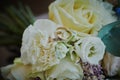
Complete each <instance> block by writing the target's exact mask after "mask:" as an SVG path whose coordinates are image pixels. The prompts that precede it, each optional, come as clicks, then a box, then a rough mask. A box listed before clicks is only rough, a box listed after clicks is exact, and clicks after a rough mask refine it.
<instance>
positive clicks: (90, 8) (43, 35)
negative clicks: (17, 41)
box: [1, 0, 116, 80]
mask: <svg viewBox="0 0 120 80" xmlns="http://www.w3.org/2000/svg"><path fill="white" fill-rule="evenodd" d="M113 14H114V12H113V11H112V5H110V4H109V3H107V2H103V1H101V0H56V1H54V2H53V3H51V4H50V6H49V19H39V20H36V21H35V23H34V24H33V25H29V26H28V27H27V28H26V29H25V31H24V33H23V38H22V46H21V56H20V57H19V58H16V59H15V60H14V63H13V64H11V65H8V66H6V67H2V68H1V72H2V75H3V77H4V78H5V79H9V80H104V79H105V77H106V75H105V70H104V68H103V67H102V60H103V58H104V55H105V45H104V43H103V42H102V41H101V39H100V38H98V37H97V36H96V35H97V32H98V31H99V30H100V29H101V28H102V26H103V25H106V24H108V23H111V22H114V21H116V17H115V16H113ZM104 62H105V61H104ZM109 66H110V65H109Z"/></svg>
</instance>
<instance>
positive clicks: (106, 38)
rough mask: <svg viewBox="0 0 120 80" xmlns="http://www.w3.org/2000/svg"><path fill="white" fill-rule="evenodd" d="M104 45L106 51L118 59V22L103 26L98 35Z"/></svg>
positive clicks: (119, 29)
mask: <svg viewBox="0 0 120 80" xmlns="http://www.w3.org/2000/svg"><path fill="white" fill-rule="evenodd" d="M98 37H100V38H101V39H102V41H103V42H104V44H105V45H106V51H108V52H110V53H111V54H112V55H114V56H119V57H120V21H116V22H113V23H111V24H108V25H105V26H104V27H103V28H102V29H101V30H100V31H99V33H98Z"/></svg>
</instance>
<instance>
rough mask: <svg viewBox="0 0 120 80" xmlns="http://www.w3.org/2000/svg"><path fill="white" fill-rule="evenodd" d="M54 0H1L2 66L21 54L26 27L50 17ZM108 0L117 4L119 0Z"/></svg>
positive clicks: (0, 36)
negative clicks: (49, 9) (50, 6)
mask: <svg viewBox="0 0 120 80" xmlns="http://www.w3.org/2000/svg"><path fill="white" fill-rule="evenodd" d="M53 1H54V0H0V67H2V66H6V65H8V64H12V63H13V60H14V58H15V57H19V56H20V47H21V39H22V34H23V31H24V29H25V28H26V27H27V26H28V25H30V24H33V22H34V21H35V20H36V19H43V18H48V6H49V5H50V3H51V2H53ZM107 1H109V2H110V3H112V4H113V5H115V6H116V5H117V2H116V1H117V0H107ZM0 80H2V78H1V75H0Z"/></svg>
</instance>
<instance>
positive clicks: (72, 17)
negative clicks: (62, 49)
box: [49, 0, 116, 34]
mask: <svg viewBox="0 0 120 80" xmlns="http://www.w3.org/2000/svg"><path fill="white" fill-rule="evenodd" d="M104 5H107V7H105V6H104ZM112 13H113V11H112V6H111V5H110V4H108V3H105V2H102V1H101V0H56V1H55V2H53V3H52V4H51V5H50V6H49V18H50V19H51V20H53V21H54V22H56V23H58V24H62V25H64V26H65V27H69V28H71V29H74V30H77V31H80V32H85V33H90V34H97V31H99V30H100V29H101V27H102V26H103V25H106V24H108V23H111V22H113V21H115V20H116V17H114V16H112Z"/></svg>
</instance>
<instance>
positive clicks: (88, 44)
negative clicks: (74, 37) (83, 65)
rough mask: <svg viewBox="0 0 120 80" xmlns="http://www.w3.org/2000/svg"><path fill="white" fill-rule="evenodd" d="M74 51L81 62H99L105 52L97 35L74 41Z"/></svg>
mask: <svg viewBox="0 0 120 80" xmlns="http://www.w3.org/2000/svg"><path fill="white" fill-rule="evenodd" d="M75 51H76V53H77V55H78V56H79V57H80V58H81V59H82V61H83V62H89V63H90V64H99V61H100V60H102V59H103V56H104V53H105V45H104V43H103V42H102V41H101V39H100V38H98V37H85V38H82V39H80V40H79V41H77V42H76V43H75Z"/></svg>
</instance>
